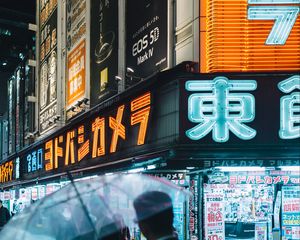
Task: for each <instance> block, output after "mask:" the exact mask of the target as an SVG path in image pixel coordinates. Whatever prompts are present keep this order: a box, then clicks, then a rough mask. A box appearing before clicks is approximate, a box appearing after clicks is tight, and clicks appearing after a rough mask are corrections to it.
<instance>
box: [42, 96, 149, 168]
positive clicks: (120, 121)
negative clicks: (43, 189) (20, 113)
mask: <svg viewBox="0 0 300 240" xmlns="http://www.w3.org/2000/svg"><path fill="white" fill-rule="evenodd" d="M150 104H151V94H150V92H147V93H145V94H143V95H142V96H139V97H137V98H135V99H133V100H132V101H131V102H130V104H129V106H126V105H125V104H122V105H120V106H119V107H118V108H117V112H116V113H110V114H108V115H107V114H106V115H105V116H104V115H103V116H97V117H95V118H93V119H92V121H91V122H90V123H89V124H90V125H89V124H81V125H79V126H78V127H75V128H73V129H70V130H68V131H67V132H66V133H65V134H61V135H59V136H57V137H55V138H53V139H50V140H48V141H47V142H46V143H45V170H46V171H51V170H53V169H58V168H59V167H60V166H65V167H66V166H70V165H75V164H77V163H79V162H81V161H82V160H83V159H84V158H85V157H86V156H88V154H91V158H92V159H94V158H98V157H103V156H105V155H106V154H107V150H106V149H107V147H108V146H107V144H109V154H112V153H116V152H117V151H118V146H119V144H118V143H119V142H120V141H121V140H122V141H124V142H126V131H129V130H130V129H132V128H137V127H138V133H137V140H136V141H135V144H136V146H138V145H143V144H144V143H145V138H146V132H147V127H148V120H149V116H150V110H151V106H150ZM126 110H127V111H128V110H129V111H130V114H129V115H126V114H125V113H126ZM127 116H129V117H130V121H128V119H127ZM126 123H127V125H129V124H128V123H130V125H129V126H127V125H126ZM106 124H108V126H107V125H106ZM136 125H138V126H136ZM87 128H88V129H91V132H87V131H86V129H87ZM109 137H110V141H108V139H109Z"/></svg>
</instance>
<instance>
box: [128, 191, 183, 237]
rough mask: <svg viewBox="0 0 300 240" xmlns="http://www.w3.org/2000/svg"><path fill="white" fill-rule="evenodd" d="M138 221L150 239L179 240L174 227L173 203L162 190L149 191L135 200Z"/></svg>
mask: <svg viewBox="0 0 300 240" xmlns="http://www.w3.org/2000/svg"><path fill="white" fill-rule="evenodd" d="M133 206H134V208H135V211H136V216H137V219H136V221H137V223H138V225H139V227H140V230H141V232H142V233H143V234H144V236H145V237H146V238H147V239H148V240H178V236H177V234H176V232H175V231H174V227H173V218H174V213H173V205H172V199H171V198H170V196H169V195H168V194H166V193H164V192H160V191H148V192H145V193H143V194H141V195H139V196H138V197H137V198H136V199H135V200H134V202H133Z"/></svg>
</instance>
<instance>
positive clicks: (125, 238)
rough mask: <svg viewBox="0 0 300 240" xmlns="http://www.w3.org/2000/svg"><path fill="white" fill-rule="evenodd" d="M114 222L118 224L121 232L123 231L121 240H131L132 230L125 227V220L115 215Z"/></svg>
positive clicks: (119, 215)
mask: <svg viewBox="0 0 300 240" xmlns="http://www.w3.org/2000/svg"><path fill="white" fill-rule="evenodd" d="M114 220H115V221H116V223H117V224H118V226H119V228H120V231H121V239H122V240H130V239H131V238H130V230H129V228H128V227H127V226H126V225H125V222H124V219H123V217H122V215H121V214H116V215H114Z"/></svg>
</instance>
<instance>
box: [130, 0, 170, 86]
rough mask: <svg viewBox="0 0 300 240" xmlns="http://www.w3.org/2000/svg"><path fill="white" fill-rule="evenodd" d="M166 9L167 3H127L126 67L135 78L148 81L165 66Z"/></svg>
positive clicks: (137, 0) (136, 0)
mask: <svg viewBox="0 0 300 240" xmlns="http://www.w3.org/2000/svg"><path fill="white" fill-rule="evenodd" d="M167 6H168V1H167V0H146V1H140V0H128V1H127V7H126V66H127V67H129V68H132V69H134V71H135V73H134V75H136V77H140V78H146V77H149V76H150V75H153V74H155V73H157V72H158V71H160V70H163V69H165V68H166V67H167V66H168V59H167V56H168V28H167V22H168V21H167V17H168V10H167V9H168V8H167ZM128 84H129V85H130V82H128Z"/></svg>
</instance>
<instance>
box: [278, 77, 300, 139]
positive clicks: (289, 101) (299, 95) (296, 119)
mask: <svg viewBox="0 0 300 240" xmlns="http://www.w3.org/2000/svg"><path fill="white" fill-rule="evenodd" d="M278 88H279V89H280V90H281V91H282V92H284V93H290V92H292V91H294V90H298V91H297V92H294V93H292V94H290V95H287V96H284V97H281V99H280V130H279V136H280V138H282V139H295V138H299V137H300V91H299V89H300V75H295V76H292V77H290V78H288V79H286V80H284V81H282V82H280V83H279V84H278Z"/></svg>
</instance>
